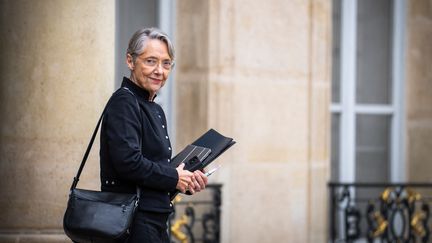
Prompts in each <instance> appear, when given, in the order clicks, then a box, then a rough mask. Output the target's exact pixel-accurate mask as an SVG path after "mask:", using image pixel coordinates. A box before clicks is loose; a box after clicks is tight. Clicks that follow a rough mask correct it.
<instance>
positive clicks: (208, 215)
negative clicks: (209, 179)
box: [169, 184, 222, 243]
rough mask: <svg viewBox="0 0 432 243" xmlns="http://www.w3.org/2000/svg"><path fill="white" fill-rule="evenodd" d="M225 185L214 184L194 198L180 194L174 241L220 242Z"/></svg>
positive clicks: (173, 223) (173, 226) (173, 222)
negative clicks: (222, 190)
mask: <svg viewBox="0 0 432 243" xmlns="http://www.w3.org/2000/svg"><path fill="white" fill-rule="evenodd" d="M221 188H222V185H221V184H210V185H208V186H207V188H206V189H205V190H204V191H202V192H200V193H197V194H195V195H194V196H187V195H183V194H181V195H179V196H177V197H176V199H174V209H175V211H174V213H173V214H172V215H171V217H170V220H169V224H170V227H169V228H170V240H171V242H176V243H177V242H178V243H198V242H203V243H219V242H220V210H221V209H220V207H221V203H222V195H221Z"/></svg>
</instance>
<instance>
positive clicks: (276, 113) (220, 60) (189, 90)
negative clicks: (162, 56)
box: [176, 0, 331, 243]
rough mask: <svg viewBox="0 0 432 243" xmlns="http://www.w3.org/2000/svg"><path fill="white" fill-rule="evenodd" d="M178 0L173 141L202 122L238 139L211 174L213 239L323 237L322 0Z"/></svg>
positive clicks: (325, 35)
mask: <svg viewBox="0 0 432 243" xmlns="http://www.w3.org/2000/svg"><path fill="white" fill-rule="evenodd" d="M177 6H178V12H177V25H178V26H177V30H176V32H177V36H176V40H177V50H178V66H177V67H176V68H177V79H176V80H177V84H176V86H177V103H176V106H177V111H178V114H177V125H178V128H177V131H178V134H177V141H178V147H183V146H185V145H186V144H187V143H188V142H190V141H191V140H192V139H193V138H196V136H198V135H199V134H200V133H202V132H204V131H206V130H207V129H209V128H215V129H216V130H218V131H220V132H221V133H223V134H226V135H228V136H232V137H234V138H235V140H236V141H237V144H236V145H235V146H234V147H233V148H232V149H230V150H229V151H228V152H227V153H226V154H224V155H223V156H222V157H221V158H220V159H218V163H219V164H222V168H221V169H220V170H219V171H218V172H217V173H215V174H214V175H212V178H211V182H221V183H223V185H224V186H223V206H222V242H236V243H238V242H325V241H326V230H327V228H326V223H327V221H326V214H327V203H326V200H327V193H326V188H327V187H326V182H327V180H328V178H329V177H328V174H329V173H328V172H329V166H330V164H329V135H330V128H329V121H330V117H329V100H330V65H331V61H330V60H331V59H330V58H331V53H330V48H331V45H330V41H331V7H330V2H329V1H321V0H317V1H306V2H305V1H284V0H269V1H246V0H236V1H216V0H214V1H199V0H182V1H179V2H178V3H177Z"/></svg>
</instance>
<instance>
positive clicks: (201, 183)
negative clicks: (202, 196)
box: [195, 173, 205, 189]
mask: <svg viewBox="0 0 432 243" xmlns="http://www.w3.org/2000/svg"><path fill="white" fill-rule="evenodd" d="M195 182H196V183H197V184H198V185H199V187H200V189H204V188H205V183H204V180H203V178H202V177H201V176H200V175H199V174H198V173H197V174H195Z"/></svg>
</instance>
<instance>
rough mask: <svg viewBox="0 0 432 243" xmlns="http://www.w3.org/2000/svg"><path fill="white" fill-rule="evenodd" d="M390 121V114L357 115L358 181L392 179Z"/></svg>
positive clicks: (384, 180)
mask: <svg viewBox="0 0 432 243" xmlns="http://www.w3.org/2000/svg"><path fill="white" fill-rule="evenodd" d="M390 121H391V119H390V116H389V115H357V125H356V136H357V137H356V181H357V182H388V181H389V180H390V161H389V160H390V156H389V153H390V147H389V146H390V131H391V129H390Z"/></svg>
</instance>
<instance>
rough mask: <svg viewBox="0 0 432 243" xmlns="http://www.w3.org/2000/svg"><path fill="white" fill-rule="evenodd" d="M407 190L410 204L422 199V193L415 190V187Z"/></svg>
mask: <svg viewBox="0 0 432 243" xmlns="http://www.w3.org/2000/svg"><path fill="white" fill-rule="evenodd" d="M406 192H407V198H408V203H409V204H412V203H414V202H415V201H420V200H421V199H422V196H421V194H420V193H418V192H416V191H414V190H413V189H410V188H407V189H406Z"/></svg>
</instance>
